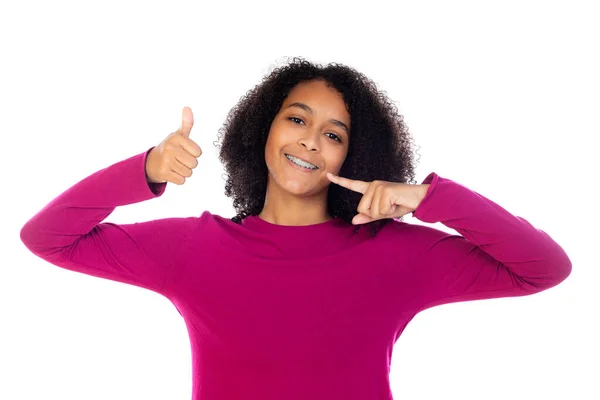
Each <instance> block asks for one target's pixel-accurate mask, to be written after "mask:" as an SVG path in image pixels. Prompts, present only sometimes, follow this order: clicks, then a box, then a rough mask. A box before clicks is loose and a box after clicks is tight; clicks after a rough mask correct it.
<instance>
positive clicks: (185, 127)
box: [146, 107, 202, 185]
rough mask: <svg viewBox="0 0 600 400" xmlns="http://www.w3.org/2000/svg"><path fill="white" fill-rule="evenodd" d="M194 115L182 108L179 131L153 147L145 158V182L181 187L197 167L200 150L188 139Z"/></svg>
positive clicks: (187, 108)
mask: <svg viewBox="0 0 600 400" xmlns="http://www.w3.org/2000/svg"><path fill="white" fill-rule="evenodd" d="M193 125H194V115H193V114H192V110H191V109H190V108H189V107H184V108H183V112H182V118H181V126H180V127H179V129H178V130H177V131H175V132H173V133H171V134H170V135H169V136H167V137H166V138H165V140H163V141H162V142H161V143H160V144H159V145H158V146H156V147H154V148H153V149H152V150H151V151H150V153H148V157H147V158H146V180H147V181H148V182H152V183H164V182H172V183H175V184H176V185H183V184H184V183H185V178H189V177H190V176H192V169H194V168H196V166H198V160H197V158H198V157H200V155H201V154H202V149H201V148H200V146H198V145H197V144H196V143H195V142H194V141H193V140H191V139H190V131H191V130H192V126H193Z"/></svg>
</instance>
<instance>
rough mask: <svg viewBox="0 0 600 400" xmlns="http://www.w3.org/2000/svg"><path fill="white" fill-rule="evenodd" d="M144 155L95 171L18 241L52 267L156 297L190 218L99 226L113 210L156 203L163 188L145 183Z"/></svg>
mask: <svg viewBox="0 0 600 400" xmlns="http://www.w3.org/2000/svg"><path fill="white" fill-rule="evenodd" d="M148 153H149V151H146V152H144V153H142V154H138V155H136V156H134V157H131V158H129V159H127V160H124V161H121V162H118V163H116V164H114V165H112V166H109V167H108V168H105V169H103V170H100V171H98V172H96V173H94V174H92V175H90V176H88V177H87V178H85V179H83V180H82V181H80V182H79V183H77V184H75V185H74V186H72V187H71V188H69V189H68V190H66V191H65V192H64V193H62V194H60V195H59V196H58V197H56V198H55V199H54V200H52V201H51V202H50V203H49V204H48V205H46V206H45V207H44V208H43V209H42V210H40V211H39V212H38V213H37V214H36V215H34V216H33V217H32V218H31V219H30V220H29V221H27V223H26V224H25V225H24V226H23V228H22V229H21V233H20V236H21V240H22V242H23V243H24V244H25V246H26V247H27V248H28V249H29V250H30V251H31V252H32V253H34V254H35V255H37V256H38V257H40V258H42V259H43V260H46V261H48V262H49V263H52V264H54V265H57V266H59V267H62V268H66V269H69V270H72V271H76V272H80V273H84V274H88V275H93V276H96V277H100V278H104V279H110V280H114V281H119V282H123V283H127V284H131V285H135V286H140V287H144V288H147V289H150V290H153V291H156V292H159V293H162V292H163V291H164V290H165V285H166V281H167V280H168V277H169V275H170V274H171V273H172V270H173V268H174V267H175V265H176V260H175V259H174V257H175V256H177V254H179V253H180V252H179V251H178V249H179V248H178V247H177V246H181V245H182V244H184V243H185V241H186V240H187V238H188V237H189V236H190V234H191V232H192V230H193V229H194V227H195V226H196V225H195V222H196V218H195V217H194V218H192V217H190V218H166V219H159V220H154V221H148V222H141V223H133V224H123V225H117V224H114V223H101V221H103V220H104V219H105V218H106V217H108V216H109V215H110V214H111V213H112V212H113V211H114V209H115V208H116V207H118V206H124V205H128V204H132V203H136V202H141V201H144V200H148V199H152V198H156V197H160V196H161V195H162V194H163V193H164V190H165V187H166V183H161V184H156V183H149V182H147V180H146V179H145V162H146V157H147V154H148Z"/></svg>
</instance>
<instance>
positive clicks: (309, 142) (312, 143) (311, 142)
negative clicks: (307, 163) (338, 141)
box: [300, 132, 319, 151]
mask: <svg viewBox="0 0 600 400" xmlns="http://www.w3.org/2000/svg"><path fill="white" fill-rule="evenodd" d="M318 138H319V133H318V132H308V133H307V134H306V135H304V136H302V137H301V138H300V145H301V146H303V147H305V148H306V149H307V150H309V151H318V150H319V139H318Z"/></svg>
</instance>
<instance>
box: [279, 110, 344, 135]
mask: <svg viewBox="0 0 600 400" xmlns="http://www.w3.org/2000/svg"><path fill="white" fill-rule="evenodd" d="M290 107H298V108H301V109H303V110H304V111H306V112H308V113H310V114H312V113H313V110H312V108H310V107H309V106H307V105H306V104H304V103H298V102H296V103H292V104H290V105H289V106H287V107H286V108H290ZM329 122H331V123H332V124H334V125H337V126H339V127H340V128H342V129H344V130H345V131H346V133H347V134H350V129H348V127H347V126H346V124H345V123H343V122H342V121H338V120H337V119H333V118H332V119H330V120H329Z"/></svg>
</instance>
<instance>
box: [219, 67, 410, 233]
mask: <svg viewBox="0 0 600 400" xmlns="http://www.w3.org/2000/svg"><path fill="white" fill-rule="evenodd" d="M318 79H319V80H323V81H325V82H326V84H327V85H328V86H329V87H332V88H334V89H336V90H337V91H338V92H339V93H341V95H342V96H343V99H344V103H345V104H346V108H347V110H348V113H349V114H350V118H351V123H352V137H351V139H350V143H349V147H348V153H347V155H346V159H345V160H344V163H343V165H342V168H341V170H340V172H339V175H340V176H343V177H346V178H350V179H358V180H362V181H368V182H370V181H374V180H384V181H390V182H402V183H411V184H414V183H416V182H415V181H414V168H415V165H414V164H415V161H414V155H413V147H412V142H413V138H412V136H411V135H410V133H409V131H408V128H407V127H406V125H405V124H404V120H403V119H404V117H403V116H402V115H400V114H399V113H398V109H397V108H396V106H395V105H394V104H393V103H392V101H390V100H389V99H388V97H387V94H386V93H385V92H383V91H379V90H378V89H377V85H376V84H375V83H374V82H373V81H372V80H371V79H369V78H367V77H366V76H365V75H363V74H362V73H359V72H358V71H356V70H355V69H353V68H351V67H349V66H345V65H343V64H339V63H330V64H328V65H327V66H325V67H323V66H322V65H320V64H314V63H311V62H309V61H307V60H305V59H303V58H302V57H294V58H292V59H291V60H290V61H289V62H288V63H287V64H286V65H283V66H280V67H277V68H275V69H273V70H272V71H271V72H270V74H268V75H267V76H265V77H264V78H263V80H262V82H261V83H260V84H259V85H257V86H255V87H254V89H252V90H250V91H248V92H247V93H246V95H245V96H243V97H241V98H240V101H239V102H238V103H237V105H235V106H234V107H233V108H232V109H231V110H230V111H229V113H228V115H227V119H226V121H225V123H224V124H223V127H222V128H220V129H219V135H218V139H217V141H216V142H215V143H214V145H215V146H216V147H217V148H220V151H219V160H220V161H221V162H222V163H223V166H224V169H225V171H226V175H227V178H226V184H225V195H226V196H227V197H232V198H233V207H234V208H235V210H236V212H237V213H238V214H237V215H236V216H235V217H233V218H231V221H233V222H235V223H240V222H241V220H242V219H244V218H245V217H246V216H248V215H258V214H259V213H260V212H261V211H262V208H263V206H264V202H265V196H266V190H267V177H268V169H267V165H266V162H265V146H266V143H267V136H268V133H269V129H270V127H271V123H272V122H273V120H274V118H275V116H276V115H277V113H278V112H279V109H280V108H281V105H282V104H283V101H284V100H285V98H286V97H287V95H288V94H289V93H290V91H291V90H292V89H293V88H294V87H295V86H296V85H297V84H299V83H301V82H306V81H311V80H318ZM219 142H221V143H220V144H219ZM361 198H362V194H361V193H357V192H354V191H351V190H349V189H346V188H343V187H341V186H339V185H335V184H332V185H330V187H329V190H328V196H327V207H328V211H329V213H330V215H331V216H332V217H334V218H340V219H342V220H344V221H346V222H348V223H352V218H353V217H354V216H355V215H356V214H358V211H357V207H358V204H359V202H360V199H361ZM400 219H402V218H400ZM389 221H390V219H382V220H377V221H373V222H371V223H368V224H365V225H370V227H371V236H375V235H376V233H377V231H378V230H379V229H381V227H383V226H384V225H385V224H386V223H387V222H389ZM361 226H362V225H357V229H356V230H355V233H358V230H359V229H360V228H361Z"/></svg>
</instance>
